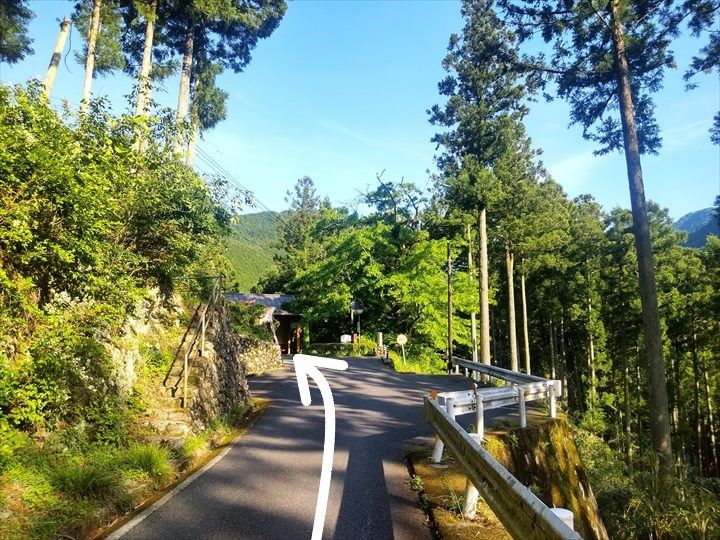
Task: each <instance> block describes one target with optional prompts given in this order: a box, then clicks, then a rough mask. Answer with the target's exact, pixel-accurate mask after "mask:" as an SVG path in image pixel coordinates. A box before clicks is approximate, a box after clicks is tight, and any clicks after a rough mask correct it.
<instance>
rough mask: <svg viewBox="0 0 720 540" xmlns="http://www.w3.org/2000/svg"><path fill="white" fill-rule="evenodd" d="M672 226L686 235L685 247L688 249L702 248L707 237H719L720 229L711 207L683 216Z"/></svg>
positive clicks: (713, 209)
mask: <svg viewBox="0 0 720 540" xmlns="http://www.w3.org/2000/svg"><path fill="white" fill-rule="evenodd" d="M673 226H674V227H675V228H676V229H678V230H680V231H685V232H686V233H688V239H687V242H686V243H685V245H687V246H690V247H702V246H704V245H705V241H706V239H707V237H708V235H711V234H714V235H717V236H720V227H718V223H717V220H716V219H715V208H712V207H710V208H703V209H702V210H696V211H695V212H690V213H689V214H685V215H684V216H683V217H681V218H680V219H678V220H677V221H676V222H675V223H674V224H673Z"/></svg>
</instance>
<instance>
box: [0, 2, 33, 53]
mask: <svg viewBox="0 0 720 540" xmlns="http://www.w3.org/2000/svg"><path fill="white" fill-rule="evenodd" d="M29 3H30V2H28V1H27V0H0V63H2V62H7V63H8V64H14V63H16V62H19V61H20V60H22V59H23V58H25V56H27V55H28V54H32V53H33V50H32V48H30V44H31V43H32V41H33V40H32V39H30V36H28V25H29V24H30V21H31V20H32V18H33V17H34V16H35V14H34V13H33V12H32V10H31V9H30V8H29V7H28V4H29Z"/></svg>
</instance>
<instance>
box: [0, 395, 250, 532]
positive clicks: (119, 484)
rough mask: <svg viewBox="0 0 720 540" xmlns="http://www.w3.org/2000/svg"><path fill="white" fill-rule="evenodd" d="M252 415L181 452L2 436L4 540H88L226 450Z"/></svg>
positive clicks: (0, 526) (235, 417)
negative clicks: (221, 448) (214, 453)
mask: <svg viewBox="0 0 720 540" xmlns="http://www.w3.org/2000/svg"><path fill="white" fill-rule="evenodd" d="M254 405H255V406H254V407H250V406H247V407H236V408H235V409H234V410H233V411H231V413H230V414H228V415H226V416H225V417H223V418H221V419H219V420H217V421H216V422H214V423H213V424H212V425H211V426H210V427H209V428H208V429H207V430H206V431H204V432H202V433H200V434H197V435H194V436H192V437H190V438H189V439H188V442H187V443H186V446H185V447H183V448H182V449H181V450H179V451H175V452H173V451H171V450H169V449H167V448H165V447H162V446H160V445H159V444H157V443H143V442H140V441H136V442H132V443H130V444H127V445H124V446H113V445H109V444H101V443H96V442H89V441H88V440H87V438H85V437H82V436H78V430H72V429H69V430H66V432H65V436H63V435H60V436H51V437H48V438H46V439H45V440H40V439H36V438H32V437H30V436H28V435H27V434H25V433H23V432H20V431H17V430H13V429H10V428H7V427H6V428H4V429H3V430H1V431H0V538H2V539H3V540H15V539H18V540H19V539H25V538H39V539H42V538H86V537H91V536H94V534H95V533H96V532H97V530H98V529H99V528H100V527H105V526H108V525H110V524H111V523H112V522H113V521H114V520H117V518H118V517H121V516H122V515H123V514H125V513H127V512H129V511H131V510H133V509H134V508H137V507H138V506H140V505H142V504H143V503H144V501H146V500H147V499H148V498H150V497H152V496H153V495H154V494H156V493H158V492H160V491H162V490H165V489H167V488H168V487H170V486H171V485H174V484H175V483H176V482H177V481H179V480H181V479H182V477H183V476H184V475H185V474H188V473H190V472H192V470H194V468H196V467H197V466H199V465H200V464H202V462H203V461H204V460H205V459H207V458H208V456H209V455H210V454H211V453H212V451H213V449H214V448H215V447H217V446H219V445H222V444H227V442H228V441H230V440H232V439H233V438H234V437H235V436H236V435H237V434H238V431H239V429H240V428H242V427H243V426H244V425H245V423H246V422H248V418H249V417H250V416H254V415H251V414H249V413H250V412H251V411H258V410H262V408H263V407H264V404H263V403H256V404H254Z"/></svg>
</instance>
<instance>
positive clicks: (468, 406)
mask: <svg viewBox="0 0 720 540" xmlns="http://www.w3.org/2000/svg"><path fill="white" fill-rule="evenodd" d="M452 363H453V364H454V365H456V366H458V367H463V368H465V370H466V371H474V372H476V373H479V374H481V375H484V376H486V377H490V378H494V379H498V380H501V381H504V382H505V383H506V384H508V383H509V384H510V386H505V387H500V388H475V389H472V390H463V391H459V392H442V393H440V394H437V396H438V399H439V402H440V403H441V404H443V405H445V403H446V402H447V400H449V399H452V403H453V415H458V414H467V413H471V412H475V415H476V419H475V426H476V432H477V434H478V435H480V437H481V438H482V436H483V435H484V426H485V419H484V412H485V411H486V410H490V409H497V408H500V407H506V406H508V405H517V406H518V412H519V416H520V427H525V426H526V425H527V415H526V407H525V404H526V403H527V402H528V401H536V400H540V399H548V400H549V402H550V416H551V417H552V418H555V417H556V416H557V403H556V399H557V398H558V397H559V396H561V395H562V382H561V381H558V380H553V379H544V378H543V377H538V376H536V375H529V374H527V373H518V372H517V371H511V370H509V369H503V368H500V367H497V366H490V365H487V364H481V363H479V362H473V361H471V360H467V359H465V358H459V357H457V356H453V357H452ZM439 444H442V443H439ZM439 451H440V453H442V447H441V448H440V450H439Z"/></svg>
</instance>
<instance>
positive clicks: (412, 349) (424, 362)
mask: <svg viewBox="0 0 720 540" xmlns="http://www.w3.org/2000/svg"><path fill="white" fill-rule="evenodd" d="M388 355H389V357H390V360H391V361H392V364H393V367H394V368H395V371H398V372H400V373H418V374H426V375H440V374H443V373H445V372H446V365H445V360H443V359H442V358H441V357H440V356H439V355H438V354H437V353H436V352H435V351H434V350H432V349H430V348H428V347H424V346H422V345H414V344H411V345H407V346H406V347H405V360H404V361H403V357H402V351H401V350H400V346H399V345H392V346H391V347H390V348H389V351H388Z"/></svg>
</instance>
